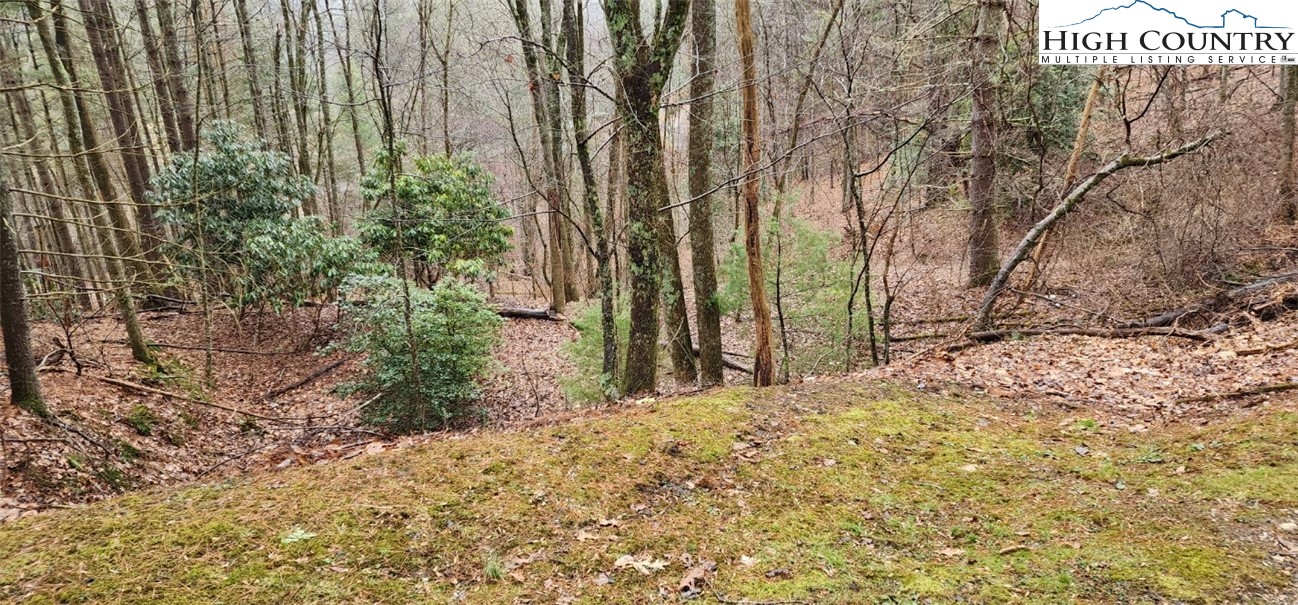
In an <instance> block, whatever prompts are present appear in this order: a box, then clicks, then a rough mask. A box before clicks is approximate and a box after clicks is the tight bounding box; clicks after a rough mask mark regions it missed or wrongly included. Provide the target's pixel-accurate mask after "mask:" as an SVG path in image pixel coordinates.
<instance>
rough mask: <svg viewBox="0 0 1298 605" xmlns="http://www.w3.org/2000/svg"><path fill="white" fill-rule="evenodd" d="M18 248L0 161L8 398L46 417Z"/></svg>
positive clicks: (0, 302) (0, 297) (0, 305)
mask: <svg viewBox="0 0 1298 605" xmlns="http://www.w3.org/2000/svg"><path fill="white" fill-rule="evenodd" d="M18 249H19V245H18V232H17V229H16V225H14V217H13V198H12V196H11V195H10V193H9V181H8V177H7V175H6V174H5V170H4V166H3V165H0V331H3V332H4V348H5V362H6V364H7V365H8V368H9V370H8V374H9V401H11V402H12V403H13V404H14V405H16V406H18V407H19V408H22V409H24V410H27V411H28V412H31V413H32V414H35V415H37V416H40V417H41V418H50V417H51V415H50V410H49V408H47V407H46V406H45V400H44V398H42V397H41V382H40V379H39V378H37V376H36V360H35V358H34V357H33V356H32V344H31V327H30V326H29V325H28V323H27V297H26V294H25V293H24V288H23V277H22V263H21V259H20V258H19V256H18Z"/></svg>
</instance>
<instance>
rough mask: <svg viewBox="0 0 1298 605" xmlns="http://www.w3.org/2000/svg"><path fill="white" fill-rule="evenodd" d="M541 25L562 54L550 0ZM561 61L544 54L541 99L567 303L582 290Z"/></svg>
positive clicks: (548, 43) (543, 4)
mask: <svg viewBox="0 0 1298 605" xmlns="http://www.w3.org/2000/svg"><path fill="white" fill-rule="evenodd" d="M540 8H541V14H540V22H541V45H542V46H544V47H545V48H551V49H555V50H556V53H558V55H562V54H563V50H562V49H560V48H557V45H556V44H555V43H556V41H557V39H556V36H555V35H554V34H553V32H552V31H551V29H552V28H551V25H550V23H551V21H552V20H553V19H554V12H553V10H552V7H551V0H540ZM561 64H562V61H560V60H559V56H556V55H555V54H552V53H545V57H544V65H545V72H544V77H542V78H541V92H542V98H543V99H544V101H545V118H546V121H545V123H544V125H542V128H548V129H549V130H550V137H549V140H550V149H549V152H550V155H551V157H552V160H551V161H552V162H553V163H554V169H555V170H554V177H555V181H554V182H555V187H556V188H557V189H558V191H557V192H556V194H557V195H558V208H559V212H560V213H561V216H560V220H559V222H558V225H557V226H558V228H559V244H560V249H561V250H562V252H563V255H562V259H563V275H564V280H563V289H564V296H566V297H567V299H568V302H573V301H577V300H580V299H581V291H580V289H579V288H578V287H577V276H578V272H577V268H576V264H577V263H576V256H575V255H574V254H573V229H572V221H573V220H574V218H575V217H574V213H573V212H572V207H571V206H572V205H571V204H570V203H569V200H570V199H572V187H571V184H570V183H569V180H568V166H567V161H566V159H567V157H568V153H567V149H566V147H567V145H566V142H567V135H566V131H565V129H564V126H563V122H564V121H563V107H562V106H561V104H560V102H559V101H560V99H559V97H560V94H559V84H560V75H559V74H561V73H563V71H562V70H563V68H562V67H561Z"/></svg>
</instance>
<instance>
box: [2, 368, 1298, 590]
mask: <svg viewBox="0 0 1298 605" xmlns="http://www.w3.org/2000/svg"><path fill="white" fill-rule="evenodd" d="M1061 421H1062V419H1061V418H1054V417H1042V416H1040V415H1025V414H1020V413H1018V412H1016V411H1014V410H1012V409H1003V408H997V407H996V404H993V403H989V402H984V401H975V400H968V399H946V398H939V397H935V396H930V395H919V394H914V393H910V392H906V391H900V390H894V389H890V388H887V387H877V388H873V387H872V388H864V387H860V386H851V385H833V386H827V385H822V386H805V387H799V388H792V389H782V390H773V391H765V392H758V391H753V390H749V389H728V390H722V391H716V392H712V393H708V394H705V395H702V396H699V397H693V398H688V399H680V400H675V401H669V402H659V403H655V404H651V405H642V406H632V407H629V408H628V409H627V410H626V411H625V412H623V413H620V414H618V415H617V416H614V417H608V418H603V419H597V420H587V421H582V422H579V423H574V424H568V425H563V426H558V427H553V428H548V429H543V430H539V429H538V430H534V431H530V432H525V433H516V434H486V435H479V436H474V437H470V438H464V439H456V440H449V441H445V442H439V443H434V444H430V445H428V446H426V447H423V448H420V449H417V450H403V451H395V452H389V453H387V454H383V455H377V456H368V457H363V458H360V459H357V460H353V461H349V462H342V463H337V464H333V465H327V466H323V467H314V468H307V469H300V470H295V471H288V472H284V473H277V474H272V475H267V476H262V477H258V478H254V479H249V480H240V481H235V482H228V483H223V484H218V485H208V486H199V487H191V488H187V489H181V490H175V491H168V492H151V493H144V494H133V495H130V496H126V497H123V498H119V499H117V500H113V501H110V502H106V503H102V504H99V505H96V506H93V507H90V508H88V509H86V510H81V511H66V512H58V513H51V514H47V515H41V516H38V517H35V518H33V519H31V520H24V521H22V522H20V523H17V524H12V525H7V526H3V527H0V598H10V599H17V600H22V599H30V601H31V602H36V603H41V602H86V603H89V602H93V603H127V602H149V603H190V602H227V603H232V602H238V603H275V602H283V601H300V602H447V601H448V600H450V599H453V598H454V597H455V595H456V594H457V593H460V594H462V595H463V598H464V599H465V600H466V602H473V603H479V602H480V603H512V602H529V601H530V602H555V601H557V600H561V599H565V598H573V599H575V602H577V603H646V602H661V601H662V600H663V597H662V596H660V595H661V594H662V592H661V591H665V592H666V594H667V595H669V596H670V595H673V594H674V593H675V591H676V585H677V583H678V582H679V580H680V579H681V577H682V576H683V575H684V574H685V573H686V571H687V569H689V568H691V567H694V566H696V565H698V564H699V562H700V561H710V562H715V563H716V570H715V572H712V573H711V574H710V575H709V578H708V579H709V582H710V588H709V590H708V591H707V592H705V595H704V598H703V599H702V601H703V602H708V601H709V599H712V598H713V597H714V595H717V594H719V595H725V597H726V598H728V599H731V600H739V599H750V600H753V601H780V600H796V601H802V602H815V603H912V602H953V601H954V602H1018V603H1066V602H1113V603H1119V602H1121V603H1128V602H1135V603H1140V602H1149V603H1156V602H1167V601H1174V602H1204V603H1210V602H1220V601H1231V602H1237V601H1239V600H1240V599H1241V595H1244V594H1255V593H1260V592H1261V591H1267V590H1276V589H1280V588H1281V587H1283V586H1286V584H1285V583H1286V582H1288V583H1289V585H1292V579H1291V578H1288V577H1286V575H1285V573H1284V571H1283V570H1281V569H1278V568H1276V567H1274V566H1272V565H1271V564H1270V560H1269V553H1268V552H1267V549H1268V545H1267V544H1265V543H1263V542H1262V541H1260V540H1256V539H1255V538H1256V537H1258V536H1260V535H1261V533H1262V532H1263V531H1264V530H1266V529H1268V528H1270V527H1273V524H1274V522H1275V521H1276V519H1279V518H1282V517H1284V516H1285V515H1287V514H1289V513H1290V512H1291V511H1292V510H1293V509H1294V508H1296V507H1298V490H1294V489H1292V486H1293V485H1294V484H1295V481H1296V480H1298V453H1295V448H1294V447H1293V446H1294V443H1295V439H1296V438H1298V415H1294V414H1293V413H1292V412H1274V413H1269V414H1266V415H1262V416H1259V417H1256V418H1250V419H1236V420H1230V421H1225V422H1222V423H1219V424H1216V425H1212V426H1209V427H1204V428H1177V429H1169V430H1168V431H1166V432H1162V433H1159V434H1156V435H1138V434H1129V433H1114V432H1111V431H1105V430H1103V429H1100V428H1099V427H1098V426H1082V427H1078V426H1076V425H1077V424H1078V423H1077V422H1076V421H1073V422H1061ZM1083 441H1084V442H1085V444H1086V446H1087V449H1086V450H1085V454H1082V453H1079V450H1078V446H1079V445H1080V444H1081V443H1082V442H1083ZM1196 444H1200V445H1201V446H1202V447H1195V445H1196ZM629 561H631V562H639V563H640V564H641V565H642V566H643V567H644V568H645V570H646V571H648V573H641V572H640V571H638V570H637V569H636V567H635V565H633V564H631V563H628V562H629ZM619 562H621V563H622V564H621V565H619ZM659 564H662V565H665V567H664V568H663V569H661V570H657V567H659V566H660V565H659ZM713 590H715V591H716V592H715V593H714V592H712V591H713ZM673 598H674V597H673Z"/></svg>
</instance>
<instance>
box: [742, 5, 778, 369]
mask: <svg viewBox="0 0 1298 605" xmlns="http://www.w3.org/2000/svg"><path fill="white" fill-rule="evenodd" d="M735 28H736V32H737V35H738V39H739V60H740V63H741V64H742V66H743V78H742V80H741V86H740V95H741V97H742V103H743V141H742V147H743V180H742V183H741V187H742V189H743V198H744V249H745V250H746V251H747V253H748V290H749V293H750V295H751V296H752V303H753V330H754V331H755V332H756V334H755V339H756V342H755V343H754V344H755V350H754V353H753V384H754V385H756V386H759V387H766V386H771V385H773V384H775V357H774V355H773V354H772V350H771V307H770V302H769V301H767V299H766V275H765V271H764V270H763V267H762V225H761V217H760V215H759V212H760V207H759V202H760V199H759V193H760V191H759V186H758V176H759V175H758V172H759V170H760V168H759V165H760V164H761V161H762V146H761V140H760V132H761V117H760V116H759V115H758V107H757V62H756V57H755V56H754V48H753V46H754V42H753V16H752V9H751V7H750V6H749V0H735Z"/></svg>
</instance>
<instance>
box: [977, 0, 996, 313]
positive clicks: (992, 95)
mask: <svg viewBox="0 0 1298 605" xmlns="http://www.w3.org/2000/svg"><path fill="white" fill-rule="evenodd" d="M1004 12H1005V2H1004V0H978V23H977V25H976V29H975V31H974V43H973V44H974V47H973V57H974V60H973V74H972V80H973V117H972V118H971V120H972V123H971V124H970V129H971V131H972V143H971V152H970V156H971V159H970V167H969V173H970V174H969V287H971V288H977V287H983V286H986V285H988V284H990V283H991V281H992V279H994V278H995V277H996V272H997V270H998V269H999V268H1000V251H999V248H1000V239H999V234H998V230H997V226H996V117H995V116H996V109H995V104H996V65H995V61H996V52H997V49H998V48H999V47H1000V31H1001V17H1002V15H1003V14H1004Z"/></svg>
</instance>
